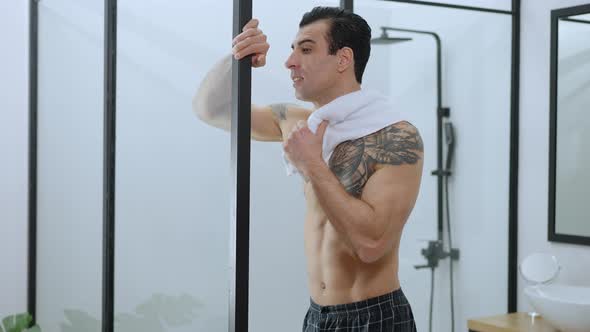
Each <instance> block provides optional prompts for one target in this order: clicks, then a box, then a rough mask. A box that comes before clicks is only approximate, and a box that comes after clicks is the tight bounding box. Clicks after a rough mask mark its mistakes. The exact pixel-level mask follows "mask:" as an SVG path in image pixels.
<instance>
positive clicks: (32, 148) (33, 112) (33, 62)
mask: <svg viewBox="0 0 590 332" xmlns="http://www.w3.org/2000/svg"><path fill="white" fill-rule="evenodd" d="M38 40H39V6H38V3H37V0H30V1H29V184H28V187H29V189H28V209H29V214H28V223H29V238H28V240H29V245H28V246H29V249H28V250H29V252H28V257H29V260H28V273H27V274H28V276H27V282H28V291H27V311H28V312H29V313H30V314H31V315H32V316H33V322H32V324H33V325H34V324H35V322H36V317H37V315H36V313H37V312H36V307H37V91H38V76H37V73H38V72H37V64H38V56H39V49H38V45H39V44H38Z"/></svg>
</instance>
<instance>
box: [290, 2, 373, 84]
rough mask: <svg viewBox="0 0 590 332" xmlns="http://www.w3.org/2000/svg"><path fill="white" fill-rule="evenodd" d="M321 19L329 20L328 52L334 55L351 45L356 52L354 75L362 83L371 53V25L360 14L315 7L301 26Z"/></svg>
mask: <svg viewBox="0 0 590 332" xmlns="http://www.w3.org/2000/svg"><path fill="white" fill-rule="evenodd" d="M319 20H328V22H329V24H330V27H329V28H328V32H327V36H326V40H327V41H328V45H329V49H328V54H330V55H334V54H336V52H337V51H338V50H339V49H341V48H343V47H350V48H351V49H352V52H353V54H354V75H355V77H356V80H357V82H358V83H359V84H360V83H362V80H363V72H364V71H365V67H366V66H367V61H369V55H370V54H371V27H369V24H367V21H365V19H363V18H362V17H360V16H359V15H357V14H355V13H352V12H351V11H349V10H346V9H340V8H338V7H315V8H313V9H312V10H311V11H310V12H307V13H305V14H304V15H303V18H302V19H301V22H299V28H302V27H304V26H306V25H308V24H311V23H314V22H316V21H319Z"/></svg>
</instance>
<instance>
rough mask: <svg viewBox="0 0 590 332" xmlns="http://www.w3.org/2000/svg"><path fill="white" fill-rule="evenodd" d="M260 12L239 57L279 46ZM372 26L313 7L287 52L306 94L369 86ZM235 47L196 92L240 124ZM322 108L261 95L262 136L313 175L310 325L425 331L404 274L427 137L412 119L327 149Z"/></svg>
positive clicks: (256, 59) (216, 112)
mask: <svg viewBox="0 0 590 332" xmlns="http://www.w3.org/2000/svg"><path fill="white" fill-rule="evenodd" d="M258 23H259V22H258V20H256V19H253V20H251V21H250V22H248V23H247V24H246V25H245V26H244V28H243V32H242V33H241V34H239V35H238V36H236V37H235V38H234V40H233V49H232V54H233V57H234V58H235V59H241V58H243V57H245V56H248V55H252V65H253V67H261V66H264V65H265V63H266V54H267V52H268V49H269V44H268V43H267V38H266V36H265V35H264V34H263V33H262V31H261V30H260V29H259V28H258ZM370 38H371V30H370V28H369V26H368V25H367V23H366V21H365V20H364V19H362V18H361V17H360V16H358V15H356V14H352V13H350V12H348V11H343V10H340V9H338V8H331V7H316V8H314V9H313V10H312V11H311V12H309V13H306V14H305V15H304V16H303V18H302V20H301V23H300V25H299V31H298V33H297V35H296V37H295V40H294V42H293V44H292V49H293V51H292V53H291V55H290V56H289V57H288V59H287V61H286V62H285V67H287V69H288V70H289V71H290V73H291V78H292V79H293V82H294V83H293V86H294V88H295V95H296V98H297V99H299V100H303V101H309V102H312V103H313V105H314V110H317V109H318V108H320V107H322V106H323V105H326V104H327V103H329V102H331V101H332V100H334V99H335V98H338V97H340V96H343V95H346V94H348V93H351V92H354V91H358V90H360V89H361V81H362V74H363V71H364V68H365V66H366V63H367V61H368V58H369V53H370V44H369V43H370ZM230 84H231V56H228V57H227V58H225V59H224V60H223V61H221V62H219V63H217V64H216V65H215V67H214V68H213V69H212V70H211V71H210V72H209V73H208V74H207V76H206V77H205V79H204V80H203V82H202V84H201V86H200V88H199V90H198V91H197V93H196V95H195V98H194V100H193V109H194V110H195V112H196V113H197V115H198V116H199V118H200V119H201V120H203V121H205V122H206V123H208V124H210V125H213V126H215V127H218V128H222V129H225V130H229V129H230V103H231V99H230V94H229V93H228V91H231V90H230V87H231V85H230ZM314 110H307V109H304V108H302V107H298V106H296V105H292V104H274V105H269V106H259V105H252V109H251V114H252V118H251V121H252V122H251V123H252V138H253V139H254V140H259V141H275V142H283V148H284V151H285V155H286V157H287V158H288V160H289V161H290V162H291V163H292V164H293V165H294V166H295V167H296V168H297V169H298V170H299V171H300V173H301V175H302V178H303V179H304V181H305V184H304V192H305V197H306V205H307V206H306V209H307V210H306V214H305V225H304V233H305V253H306V257H307V270H308V283H309V284H308V287H309V291H310V293H311V299H310V308H309V310H308V311H307V314H306V316H305V319H304V322H303V331H304V332H311V331H320V329H321V331H415V330H416V325H415V322H414V317H413V313H412V310H411V307H410V304H409V303H408V301H407V299H406V297H405V296H404V294H403V292H402V290H401V287H400V282H399V278H398V264H399V263H398V262H399V258H398V249H399V243H400V238H401V233H402V229H403V227H404V224H405V222H406V220H407V219H408V217H409V215H410V212H411V211H412V209H413V207H414V204H415V202H416V198H417V195H418V191H419V187H420V180H421V175H422V163H423V145H422V140H421V137H420V135H419V133H418V131H417V129H416V128H415V127H414V126H412V125H411V124H410V123H408V122H407V121H400V122H397V123H392V124H391V125H389V126H387V127H385V128H383V129H381V130H379V131H377V132H374V133H372V134H369V135H367V136H364V137H361V138H359V139H355V140H350V141H346V142H343V143H341V144H339V145H338V146H337V147H336V149H335V150H334V152H333V154H332V156H331V158H330V160H329V163H326V162H325V161H324V160H323V159H322V139H323V135H324V131H325V129H326V126H328V125H329V123H328V122H326V121H324V122H322V124H321V125H320V126H319V128H318V129H317V131H316V133H315V134H314V133H312V132H311V131H310V129H309V128H307V126H306V120H307V118H308V117H309V115H310V114H311V113H312V112H313V111H314Z"/></svg>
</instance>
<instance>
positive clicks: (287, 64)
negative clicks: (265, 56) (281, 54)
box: [285, 53, 296, 69]
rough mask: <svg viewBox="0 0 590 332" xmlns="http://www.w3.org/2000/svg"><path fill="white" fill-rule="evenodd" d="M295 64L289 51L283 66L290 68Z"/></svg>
mask: <svg viewBox="0 0 590 332" xmlns="http://www.w3.org/2000/svg"><path fill="white" fill-rule="evenodd" d="M295 66H296V62H295V57H294V56H293V53H291V54H290V55H289V57H288V58H287V61H285V67H286V68H287V69H291V68H293V67H295Z"/></svg>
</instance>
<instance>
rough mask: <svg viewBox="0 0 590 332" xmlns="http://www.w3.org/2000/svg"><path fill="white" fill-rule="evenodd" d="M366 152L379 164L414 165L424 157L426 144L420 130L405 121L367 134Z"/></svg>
mask: <svg viewBox="0 0 590 332" xmlns="http://www.w3.org/2000/svg"><path fill="white" fill-rule="evenodd" d="M365 152H366V153H367V155H368V156H369V157H370V158H371V159H373V160H374V161H375V162H377V163H379V164H389V165H403V164H410V165H412V164H415V163H417V162H418V161H419V160H420V159H421V158H422V153H423V152H424V145H423V143H422V138H421V137H420V133H418V130H417V129H416V128H415V127H414V126H412V125H411V124H410V123H408V122H405V121H403V122H398V123H395V124H393V125H391V126H388V127H385V128H383V129H382V130H380V131H378V132H376V133H374V134H372V135H369V136H367V137H366V138H365Z"/></svg>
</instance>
